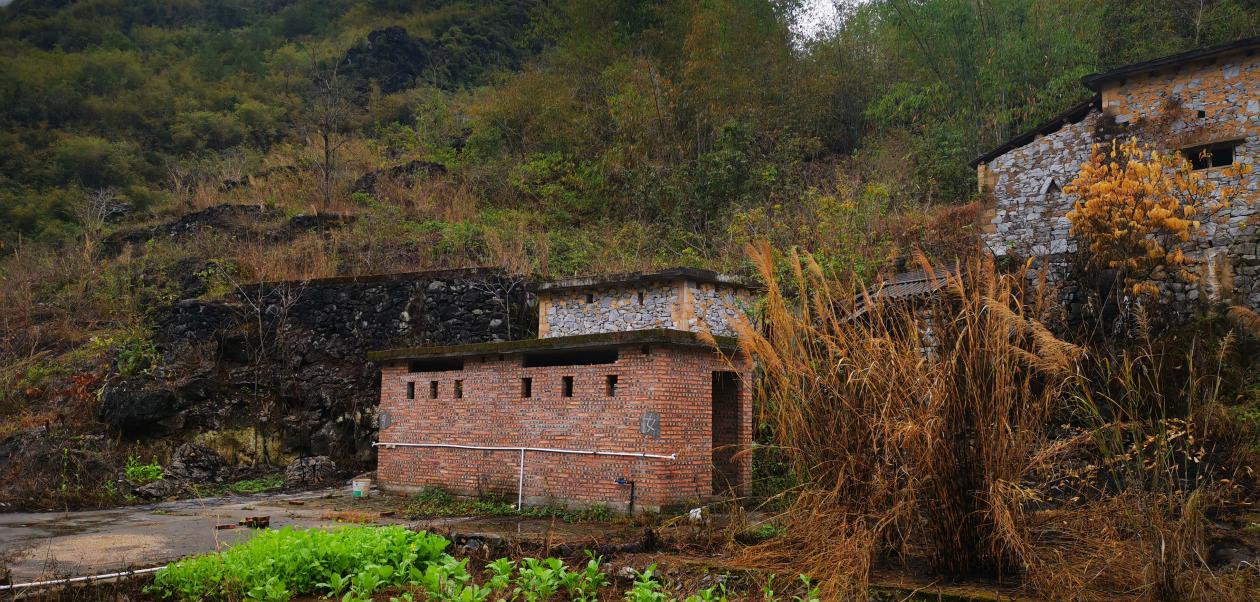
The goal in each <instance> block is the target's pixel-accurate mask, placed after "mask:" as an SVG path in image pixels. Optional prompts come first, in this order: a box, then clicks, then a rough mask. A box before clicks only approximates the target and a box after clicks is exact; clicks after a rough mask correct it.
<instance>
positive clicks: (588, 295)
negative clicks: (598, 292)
mask: <svg viewBox="0 0 1260 602" xmlns="http://www.w3.org/2000/svg"><path fill="white" fill-rule="evenodd" d="M586 302H587V303H594V302H595V294H594V293H586Z"/></svg>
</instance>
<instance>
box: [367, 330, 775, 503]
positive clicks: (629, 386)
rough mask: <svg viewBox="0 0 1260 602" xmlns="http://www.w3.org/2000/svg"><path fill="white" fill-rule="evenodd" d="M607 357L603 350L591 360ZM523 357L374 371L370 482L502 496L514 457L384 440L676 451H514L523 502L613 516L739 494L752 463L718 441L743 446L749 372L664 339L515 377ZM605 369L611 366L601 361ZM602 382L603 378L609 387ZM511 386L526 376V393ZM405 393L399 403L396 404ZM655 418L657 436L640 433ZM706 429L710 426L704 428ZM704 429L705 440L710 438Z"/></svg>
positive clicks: (747, 438) (523, 370)
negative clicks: (377, 430)
mask: <svg viewBox="0 0 1260 602" xmlns="http://www.w3.org/2000/svg"><path fill="white" fill-rule="evenodd" d="M601 352H602V353H605V354H607V353H608V352H609V350H608V349H603V350H601ZM528 355H529V354H528V353H523V352H522V353H507V354H488V355H474V356H469V357H466V358H464V359H463V360H462V368H458V369H452V366H446V368H447V369H444V370H437V371H433V370H429V371H418V372H412V371H410V367H416V366H414V365H410V364H408V363H407V362H395V363H389V364H386V365H385V366H384V367H383V369H382V373H381V407H380V409H381V412H382V415H388V416H389V419H388V420H387V422H388V424H389V426H387V427H384V428H382V429H381V434H380V441H381V447H380V449H379V462H378V474H379V475H380V478H381V481H382V484H383V485H385V486H387V487H388V488H390V489H395V490H402V491H418V490H420V489H423V488H424V487H426V486H440V487H442V488H445V489H447V490H449V491H451V492H454V493H456V494H460V495H466V496H487V495H493V496H501V497H504V498H508V499H513V500H514V499H515V496H516V495H517V487H518V484H519V481H518V480H519V479H520V475H521V473H520V472H519V471H520V468H521V465H520V462H521V455H520V452H518V451H515V450H498V451H489V450H472V449H456V448H427V447H390V446H389V445H388V444H389V443H390V442H411V443H442V444H455V445H467V446H476V447H509V448H515V447H534V448H555V449H571V450H600V451H606V452H638V453H646V454H654V455H662V456H669V455H676V459H673V460H670V459H661V458H640V457H619V456H597V455H574V454H558V453H544V452H534V451H527V452H525V457H524V481H523V486H522V489H521V491H522V493H523V497H524V501H525V503H527V504H570V505H587V504H592V503H599V504H605V505H608V506H609V507H611V508H619V509H620V508H625V507H626V506H627V505H628V503H629V495H630V491H629V487H627V486H626V485H624V484H618V482H617V481H618V480H619V479H623V480H625V481H634V482H635V488H636V502H635V504H636V507H637V508H639V509H657V508H660V507H663V506H670V505H678V504H692V503H695V502H697V501H699V500H702V499H706V498H709V497H710V496H712V495H713V494H715V486H714V485H715V482H716V483H717V484H718V489H719V490H720V489H721V487H723V486H724V485H725V484H726V483H728V482H732V483H734V484H735V486H736V491H737V492H739V493H744V494H746V493H748V483H749V482H750V480H751V470H752V468H751V464H750V462H749V461H748V460H747V459H746V457H747V454H744V456H743V458H732V453H731V449H732V448H725V449H719V450H717V451H716V453H715V450H714V445H715V441H716V442H717V444H718V445H719V446H722V445H725V444H727V443H730V444H732V445H733V444H737V443H740V442H743V443H747V442H751V440H752V396H751V391H750V379H751V370H750V368H749V366H747V365H746V364H744V363H742V361H741V360H738V359H736V358H733V357H731V356H727V355H724V354H721V353H719V352H716V351H714V350H713V349H711V348H705V347H703V346H700V345H694V346H691V345H688V346H684V345H676V344H669V343H664V342H655V343H647V344H634V345H626V346H622V347H619V348H616V356H615V359H614V360H612V361H611V362H609V363H597V364H590V365H560V366H541V367H527V364H529V362H528V361H526V357H527V356H528ZM610 359H611V358H610ZM715 373H719V374H724V375H727V378H731V377H734V378H736V379H737V381H738V386H737V387H736V388H735V389H734V392H733V393H732V399H730V400H729V402H730V403H733V404H734V405H733V406H731V408H730V409H731V411H717V412H715V411H714V402H713V399H714V393H715V391H714V387H715V383H716V382H717V380H718V377H716V376H714V374H715ZM610 377H615V382H614V383H612V384H611V385H610ZM524 379H529V383H530V384H529V385H528V389H529V392H528V396H526V395H527V394H526V392H525V387H526V385H524V384H523V383H524V382H525V380H524ZM409 393H410V394H409ZM645 419H655V420H656V421H657V424H658V425H659V427H658V431H657V432H656V433H653V432H652V431H651V429H645V428H644V420H645ZM714 421H718V422H719V424H718V427H719V428H718V430H717V431H715V430H714ZM715 433H717V434H715Z"/></svg>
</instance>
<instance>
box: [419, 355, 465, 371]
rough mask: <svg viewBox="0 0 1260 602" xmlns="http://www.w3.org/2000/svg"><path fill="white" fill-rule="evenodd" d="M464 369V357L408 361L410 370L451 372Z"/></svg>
mask: <svg viewBox="0 0 1260 602" xmlns="http://www.w3.org/2000/svg"><path fill="white" fill-rule="evenodd" d="M463 369H464V360H463V358H451V359H444V358H437V359H429V360H413V361H411V362H408V363H407V371H408V372H451V371H455V370H463Z"/></svg>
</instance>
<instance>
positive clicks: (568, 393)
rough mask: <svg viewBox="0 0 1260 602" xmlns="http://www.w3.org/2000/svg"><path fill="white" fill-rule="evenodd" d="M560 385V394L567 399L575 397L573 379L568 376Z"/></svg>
mask: <svg viewBox="0 0 1260 602" xmlns="http://www.w3.org/2000/svg"><path fill="white" fill-rule="evenodd" d="M560 384H561V389H560V391H561V392H560V394H561V395H563V396H565V397H573V377H572V376H566V377H564V378H562V379H561V381H560Z"/></svg>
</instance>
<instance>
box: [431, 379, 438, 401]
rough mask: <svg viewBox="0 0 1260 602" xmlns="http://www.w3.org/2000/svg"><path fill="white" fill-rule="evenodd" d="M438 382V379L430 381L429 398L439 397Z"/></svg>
mask: <svg viewBox="0 0 1260 602" xmlns="http://www.w3.org/2000/svg"><path fill="white" fill-rule="evenodd" d="M437 383H438V381H436V380H431V381H429V399H437V395H438V384H437Z"/></svg>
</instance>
